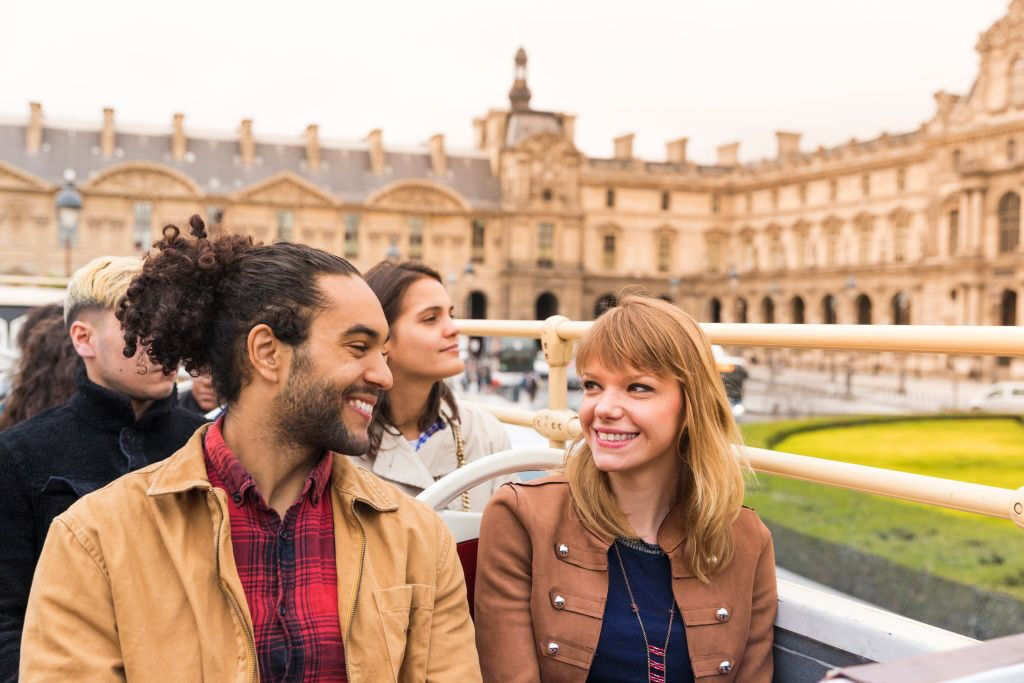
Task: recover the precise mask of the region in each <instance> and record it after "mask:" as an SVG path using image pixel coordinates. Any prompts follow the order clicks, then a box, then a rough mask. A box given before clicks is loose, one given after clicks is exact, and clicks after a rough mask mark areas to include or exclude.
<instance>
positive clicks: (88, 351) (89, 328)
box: [68, 319, 97, 358]
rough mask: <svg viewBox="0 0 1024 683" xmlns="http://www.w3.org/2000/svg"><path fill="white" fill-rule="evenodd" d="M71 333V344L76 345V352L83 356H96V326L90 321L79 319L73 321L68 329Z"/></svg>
mask: <svg viewBox="0 0 1024 683" xmlns="http://www.w3.org/2000/svg"><path fill="white" fill-rule="evenodd" d="M68 334H69V335H71V344H72V345H73V346H74V347H75V353H77V354H78V355H79V356H81V357H82V358H95V357H96V353H97V352H96V327H95V325H93V324H92V323H90V322H87V321H85V320H82V319H78V320H76V321H75V322H73V323H71V329H70V330H68Z"/></svg>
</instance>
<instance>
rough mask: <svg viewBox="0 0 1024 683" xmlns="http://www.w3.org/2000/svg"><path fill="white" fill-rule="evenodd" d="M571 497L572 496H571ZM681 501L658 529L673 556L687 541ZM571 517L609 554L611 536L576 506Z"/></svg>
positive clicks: (556, 478)
mask: <svg viewBox="0 0 1024 683" xmlns="http://www.w3.org/2000/svg"><path fill="white" fill-rule="evenodd" d="M534 481H535V482H536V483H537V484H544V483H562V482H564V483H565V484H566V486H567V487H568V483H569V480H568V478H567V477H566V476H565V474H564V473H560V474H557V475H554V476H550V477H545V478H543V479H538V480H534ZM533 483H534V482H524V483H523V484H521V486H530V485H532V484H533ZM570 496H571V494H570ZM681 505H682V503H681V501H676V504H675V505H673V506H672V509H671V510H669V512H668V514H667V515H665V520H664V521H663V522H662V523H661V527H660V528H659V529H658V545H659V546H661V549H662V550H663V551H664V552H665V554H667V555H671V554H673V553H675V552H676V550H677V549H678V548H679V546H680V545H682V543H683V541H685V540H686V536H687V533H686V526H685V524H684V520H683V515H682V509H681ZM569 517H570V518H571V519H572V520H573V521H574V522H575V523H577V524H579V525H580V526H581V527H582V528H583V529H585V530H586V532H587V533H588V534H590V535H591V536H592V537H593V538H594V539H595V540H596V541H597V542H598V543H600V545H601V547H602V549H603V550H604V552H607V551H608V549H609V548H610V547H611V545H612V541H613V540H614V539H612V537H611V536H606V535H605V534H602V533H599V532H598V531H597V530H595V529H591V528H590V527H589V526H588V525H587V524H586V523H585V522H584V521H583V519H581V518H580V515H579V511H578V510H577V509H576V506H575V505H572V507H571V508H570V510H569Z"/></svg>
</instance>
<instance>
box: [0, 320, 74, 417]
mask: <svg viewBox="0 0 1024 683" xmlns="http://www.w3.org/2000/svg"><path fill="white" fill-rule="evenodd" d="M16 343H17V346H18V349H20V351H21V356H19V358H18V363H17V365H16V366H15V370H14V375H13V378H12V381H11V392H10V394H9V395H8V396H7V401H6V403H5V405H4V410H3V413H2V414H0V429H7V428H8V427H13V426H14V425H16V424H18V423H19V422H23V421H24V420H27V419H29V418H30V417H32V416H33V415H35V414H37V413H41V412H42V411H44V410H46V409H47V408H51V407H53V406H56V405H60V404H61V403H64V402H65V401H67V400H68V399H69V398H71V395H72V394H74V393H75V390H76V387H77V374H78V372H79V370H80V369H81V368H82V367H83V365H82V360H81V358H79V357H78V354H77V353H76V352H75V347H74V345H73V344H72V343H71V335H69V334H68V329H67V327H65V326H64V308H63V306H60V305H57V304H50V305H47V306H39V307H37V308H34V309H32V310H31V311H29V313H28V315H27V316H26V318H25V322H24V323H22V326H21V330H19V332H18V337H17V340H16Z"/></svg>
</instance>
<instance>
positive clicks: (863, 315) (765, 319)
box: [708, 291, 910, 325]
mask: <svg viewBox="0 0 1024 683" xmlns="http://www.w3.org/2000/svg"><path fill="white" fill-rule="evenodd" d="M820 307H821V308H820V312H821V322H823V323H824V324H826V325H835V324H836V323H837V322H839V299H838V298H837V297H836V296H835V295H833V294H826V295H825V296H823V297H822V298H821V302H820ZM853 307H854V313H855V315H856V322H857V324H858V325H872V324H874V323H875V322H876V321H875V318H874V304H873V303H872V301H871V297H869V296H868V295H867V294H860V295H858V296H857V298H856V299H855V300H854V302H853ZM734 313H735V315H734V317H733V318H734V321H735V322H738V323H747V322H751V320H750V317H751V316H750V307H749V305H748V303H747V300H746V298H744V297H739V298H737V299H736V303H735V309H734ZM708 316H709V318H710V319H711V322H715V323H720V322H722V321H723V310H722V301H721V300H720V299H718V298H713V299H711V300H710V301H709V302H708ZM758 322H762V323H775V322H777V320H776V312H775V300H774V299H773V298H772V297H770V296H766V297H764V298H763V299H761V316H760V319H759V320H758ZM789 322H791V323H794V324H797V325H803V324H805V323H806V322H807V304H806V303H805V301H804V298H803V297H802V296H794V297H793V298H792V299H790V301H789ZM886 322H888V323H889V324H892V325H909V324H910V297H909V296H907V294H906V292H902V291H901V292H897V293H896V294H894V295H893V296H892V298H891V299H890V300H889V316H888V320H887V321H886Z"/></svg>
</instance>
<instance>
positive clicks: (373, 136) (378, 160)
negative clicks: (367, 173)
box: [366, 128, 384, 174]
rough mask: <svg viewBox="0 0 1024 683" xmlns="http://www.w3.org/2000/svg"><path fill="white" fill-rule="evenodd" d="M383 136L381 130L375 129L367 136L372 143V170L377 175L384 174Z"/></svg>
mask: <svg viewBox="0 0 1024 683" xmlns="http://www.w3.org/2000/svg"><path fill="white" fill-rule="evenodd" d="M381 136H382V133H381V131H380V128H374V129H373V130H371V131H370V134H369V135H367V136H366V139H367V141H369V143H370V170H371V171H373V172H374V173H377V174H380V173H383V172H384V143H383V141H382V140H381Z"/></svg>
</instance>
